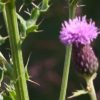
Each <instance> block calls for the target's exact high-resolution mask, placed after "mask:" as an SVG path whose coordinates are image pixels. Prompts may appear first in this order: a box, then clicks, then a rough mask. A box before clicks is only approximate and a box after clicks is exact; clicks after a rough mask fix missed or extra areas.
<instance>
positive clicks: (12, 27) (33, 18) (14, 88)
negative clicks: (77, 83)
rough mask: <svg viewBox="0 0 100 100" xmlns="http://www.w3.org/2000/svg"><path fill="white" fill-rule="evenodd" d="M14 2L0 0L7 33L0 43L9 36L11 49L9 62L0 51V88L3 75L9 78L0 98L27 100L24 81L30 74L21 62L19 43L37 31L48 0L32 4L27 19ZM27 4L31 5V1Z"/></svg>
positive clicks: (0, 10) (47, 5)
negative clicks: (17, 9)
mask: <svg viewBox="0 0 100 100" xmlns="http://www.w3.org/2000/svg"><path fill="white" fill-rule="evenodd" d="M15 2H17V1H15V0H0V12H1V13H2V14H3V17H4V21H5V25H6V29H7V33H8V36H7V37H2V36H1V37H0V45H1V44H3V43H4V41H5V40H6V39H7V38H9V41H10V50H11V57H10V59H9V61H10V62H9V61H7V60H6V58H5V57H4V56H3V54H2V53H0V66H1V67H0V71H1V72H0V74H1V75H0V84H1V86H0V88H1V87H2V81H3V80H4V76H7V77H8V79H9V82H8V83H4V85H5V90H4V91H3V90H2V91H1V93H0V100H29V96H28V89H27V83H26V81H27V80H29V81H30V76H29V74H28V71H27V65H26V66H24V63H23V55H22V48H21V45H22V43H23V41H24V40H25V38H26V37H27V36H28V35H29V33H30V32H34V31H38V26H39V25H37V20H38V18H39V16H40V14H41V12H42V13H43V12H46V11H47V10H48V8H49V4H48V3H49V0H42V1H41V3H40V4H39V5H37V6H36V7H34V6H33V8H32V9H31V11H30V12H28V13H29V15H30V17H29V19H28V20H24V18H23V17H22V16H21V15H20V14H18V12H17V11H16V5H15ZM23 2H24V1H23ZM24 4H25V2H24ZM29 4H30V5H31V4H32V1H30V3H29ZM18 20H19V24H18ZM19 28H20V29H19ZM33 83H35V82H33ZM33 99H34V98H33Z"/></svg>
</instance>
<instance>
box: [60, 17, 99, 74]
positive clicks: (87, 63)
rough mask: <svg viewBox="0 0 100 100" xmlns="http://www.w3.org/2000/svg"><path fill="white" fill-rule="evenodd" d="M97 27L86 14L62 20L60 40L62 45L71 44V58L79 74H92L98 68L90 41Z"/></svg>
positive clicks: (93, 37)
mask: <svg viewBox="0 0 100 100" xmlns="http://www.w3.org/2000/svg"><path fill="white" fill-rule="evenodd" d="M98 34H99V33H98V28H97V27H96V26H95V22H93V21H92V20H91V19H90V21H89V22H87V20H86V16H83V17H76V18H74V19H69V21H64V23H62V28H61V31H60V36H59V38H60V40H61V42H62V43H63V44H64V45H68V44H73V60H74V63H75V66H76V69H77V71H78V72H79V73H80V74H82V75H83V74H85V75H92V74H94V73H95V72H96V71H97V69H98V60H97V58H96V56H95V54H94V52H93V49H92V47H91V45H90V44H91V42H92V41H93V40H94V39H96V37H97V36H98Z"/></svg>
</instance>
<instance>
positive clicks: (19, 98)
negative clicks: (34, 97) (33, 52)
mask: <svg viewBox="0 0 100 100" xmlns="http://www.w3.org/2000/svg"><path fill="white" fill-rule="evenodd" d="M2 2H7V4H6V5H5V7H4V9H3V15H4V19H5V23H6V27H7V31H8V34H9V40H10V46H11V53H12V60H13V67H14V80H15V81H16V82H15V90H16V100H29V96H28V90H27V84H26V78H25V69H24V64H23V57H22V50H21V44H20V36H19V30H18V23H17V16H16V8H15V1H14V0H2Z"/></svg>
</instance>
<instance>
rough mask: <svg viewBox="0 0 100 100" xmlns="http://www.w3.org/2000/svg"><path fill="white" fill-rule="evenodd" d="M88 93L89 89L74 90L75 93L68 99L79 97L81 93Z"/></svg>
mask: <svg viewBox="0 0 100 100" xmlns="http://www.w3.org/2000/svg"><path fill="white" fill-rule="evenodd" d="M87 93H88V91H86V90H76V92H73V95H72V96H69V97H68V99H70V98H74V97H78V96H80V95H84V94H87Z"/></svg>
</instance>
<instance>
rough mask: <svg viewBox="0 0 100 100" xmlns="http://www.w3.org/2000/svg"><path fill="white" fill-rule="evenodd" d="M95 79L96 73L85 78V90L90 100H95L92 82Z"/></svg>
mask: <svg viewBox="0 0 100 100" xmlns="http://www.w3.org/2000/svg"><path fill="white" fill-rule="evenodd" d="M95 78H96V73H95V74H93V76H92V77H88V78H87V77H85V80H86V83H87V90H88V94H89V96H90V99H91V100H97V97H96V92H95V88H94V85H93V80H94V79H95Z"/></svg>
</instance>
